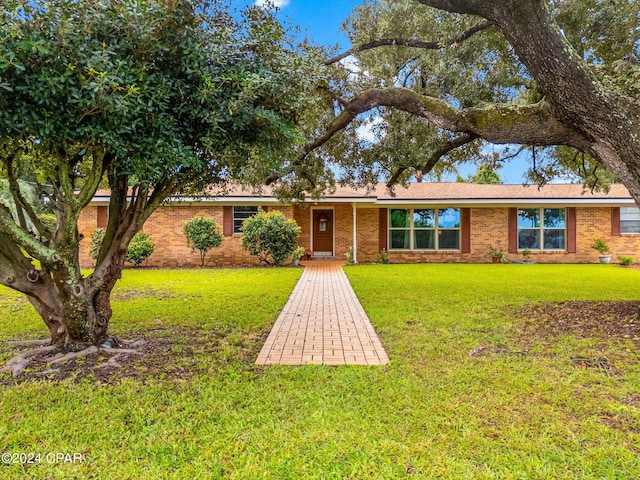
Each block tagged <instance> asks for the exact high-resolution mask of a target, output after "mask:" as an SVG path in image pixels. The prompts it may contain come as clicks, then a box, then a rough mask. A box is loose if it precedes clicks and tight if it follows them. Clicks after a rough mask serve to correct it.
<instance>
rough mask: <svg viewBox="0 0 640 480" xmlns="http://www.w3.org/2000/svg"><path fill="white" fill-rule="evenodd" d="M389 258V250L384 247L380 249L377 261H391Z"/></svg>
mask: <svg viewBox="0 0 640 480" xmlns="http://www.w3.org/2000/svg"><path fill="white" fill-rule="evenodd" d="M389 259H390V255H389V252H388V251H387V250H386V249H384V248H383V249H382V250H380V253H378V256H377V257H376V262H377V263H389Z"/></svg>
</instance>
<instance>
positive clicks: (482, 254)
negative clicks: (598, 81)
mask: <svg viewBox="0 0 640 480" xmlns="http://www.w3.org/2000/svg"><path fill="white" fill-rule="evenodd" d="M312 208H314V205H313V204H306V205H304V206H298V205H296V206H278V207H270V208H269V211H276V210H277V211H281V212H282V213H283V214H284V215H285V216H286V217H287V218H294V219H295V220H296V222H297V223H298V225H300V227H301V228H302V233H301V236H300V240H299V242H298V244H299V245H301V246H304V247H306V248H312V245H311V209H312ZM316 208H323V209H326V208H330V209H333V212H334V228H335V252H334V254H335V257H336V258H338V259H344V253H345V252H346V251H347V249H348V248H349V247H350V246H352V245H353V210H352V206H351V204H349V203H322V204H321V205H320V206H317V207H316ZM222 211H223V207H222V206H220V205H198V204H194V205H189V204H179V205H169V206H163V207H160V208H159V209H158V210H157V211H156V212H155V213H154V214H153V215H152V216H151V218H150V219H149V221H148V222H147V223H146V224H145V226H144V229H143V231H144V232H145V233H147V234H149V235H150V236H151V238H152V240H153V241H154V242H155V243H156V249H155V251H154V253H153V255H151V257H150V258H149V260H148V261H147V263H146V265H148V266H163V267H182V266H197V265H199V262H200V260H199V253H198V252H191V249H190V248H188V247H187V245H186V240H185V237H184V235H183V234H182V227H183V225H184V223H185V222H186V221H187V220H189V219H190V218H192V217H194V216H196V215H203V216H206V217H213V218H214V219H215V220H216V221H217V222H218V223H219V224H220V225H222V216H223V213H222ZM470 213H471V222H470V252H469V253H464V254H463V253H461V252H460V251H442V252H433V251H414V252H407V251H405V252H401V251H391V261H392V262H394V263H417V262H448V263H484V262H490V261H491V258H490V257H489V255H488V253H487V252H488V250H489V245H493V246H494V247H501V248H502V249H504V250H505V251H506V250H507V244H508V209H507V208H495V207H492V208H471V209H470ZM611 215H612V211H611V208H610V207H594V208H592V207H577V208H576V252H575V253H567V252H535V251H534V252H532V259H533V260H534V261H535V262H539V263H594V262H597V261H598V254H597V252H596V251H594V250H593V249H591V243H592V241H593V239H594V238H596V237H598V238H602V239H604V240H605V241H606V242H607V243H608V244H609V246H610V248H611V250H612V254H613V261H617V257H618V255H631V256H633V257H635V259H636V261H637V262H640V234H637V235H620V236H612V235H611ZM356 221H357V228H358V232H357V245H356V246H357V259H358V262H360V263H368V262H374V261H375V260H376V256H377V255H378V253H379V251H380V243H379V242H380V239H379V228H380V218H379V210H378V208H375V207H370V208H358V209H357V218H356ZM96 226H97V207H95V206H90V207H87V208H86V209H85V210H84V211H83V212H82V214H81V216H80V221H79V230H80V232H81V233H83V234H84V235H85V238H84V239H83V240H82V241H81V244H80V245H81V262H82V264H83V265H84V266H87V267H89V266H91V265H92V264H93V262H92V261H91V259H90V258H89V256H88V249H89V243H90V241H89V233H90V232H91V231H93V230H94V229H95V228H96ZM240 239H241V236H240V235H233V236H231V237H225V238H224V240H223V243H222V246H221V247H219V248H215V249H213V250H211V251H210V252H209V254H208V255H207V265H237V264H255V263H257V260H256V259H255V258H254V257H251V256H250V255H249V254H248V253H247V252H245V251H244V250H242V247H241V240H240ZM507 258H508V259H509V260H520V259H522V257H521V255H519V254H515V253H510V254H507Z"/></svg>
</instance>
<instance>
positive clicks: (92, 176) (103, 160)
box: [77, 151, 115, 208]
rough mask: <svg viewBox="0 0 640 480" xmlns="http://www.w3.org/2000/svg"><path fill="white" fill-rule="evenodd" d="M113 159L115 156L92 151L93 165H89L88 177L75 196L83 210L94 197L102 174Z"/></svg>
mask: <svg viewBox="0 0 640 480" xmlns="http://www.w3.org/2000/svg"><path fill="white" fill-rule="evenodd" d="M114 159H115V156H114V155H113V154H111V153H109V152H106V153H105V152H103V151H94V152H93V153H92V160H93V163H92V165H91V171H90V172H89V175H87V178H86V181H85V183H84V185H83V186H82V188H81V189H80V193H78V196H77V198H78V204H80V205H81V206H82V207H83V208H84V207H85V206H86V205H88V204H89V202H90V201H91V199H92V198H93V196H94V195H95V193H96V191H97V190H98V187H99V186H100V182H101V181H102V177H103V176H104V172H105V171H106V170H107V168H109V165H110V164H111V162H112V161H113V160H114Z"/></svg>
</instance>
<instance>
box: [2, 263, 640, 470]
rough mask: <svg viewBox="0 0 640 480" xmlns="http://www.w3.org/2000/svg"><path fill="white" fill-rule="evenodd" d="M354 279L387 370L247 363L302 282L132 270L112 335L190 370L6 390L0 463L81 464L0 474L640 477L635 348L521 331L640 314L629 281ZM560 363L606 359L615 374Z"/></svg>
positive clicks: (599, 271)
mask: <svg viewBox="0 0 640 480" xmlns="http://www.w3.org/2000/svg"><path fill="white" fill-rule="evenodd" d="M346 271H347V273H348V275H349V277H350V279H351V282H352V284H353V285H354V288H355V290H356V293H357V294H358V295H359V297H360V298H361V300H362V303H363V305H364V307H365V309H366V310H367V312H368V313H369V315H370V317H371V319H372V321H373V323H374V325H375V327H376V329H377V330H378V331H379V332H380V333H381V338H382V342H383V344H384V346H385V348H386V349H387V352H388V353H389V356H390V358H391V364H390V365H388V366H386V367H360V366H341V367H335V368H332V367H326V366H303V367H285V366H272V367H266V368H265V367H257V366H255V365H253V363H252V361H253V359H254V358H255V356H254V355H255V354H257V352H258V350H259V348H260V346H261V341H262V336H261V335H262V334H264V333H265V332H266V331H268V329H269V327H270V325H271V323H272V322H273V320H274V319H275V316H276V315H277V311H278V309H280V308H281V307H282V306H283V305H284V301H285V299H286V297H287V295H288V294H289V293H290V291H291V288H292V286H293V284H294V282H295V279H296V278H297V275H298V274H299V271H298V270H295V269H265V270H260V269H250V270H222V271H197V272H189V271H176V272H162V271H141V272H134V271H127V272H126V274H125V278H124V279H123V282H122V284H121V285H120V287H119V290H118V292H117V293H116V298H119V300H118V301H117V302H116V304H115V308H114V310H115V312H116V318H115V319H114V321H113V329H114V331H116V333H118V334H121V335H123V336H124V335H128V336H135V335H141V336H146V337H149V336H151V337H154V338H157V339H158V341H164V340H168V341H169V342H168V343H167V350H166V355H164V356H162V355H161V356H160V357H159V358H158V359H157V362H156V363H157V364H158V365H160V366H162V358H164V357H166V358H169V359H171V364H172V365H179V366H181V367H182V368H183V369H182V370H176V371H171V370H165V371H162V368H155V369H154V368H149V367H148V365H147V370H148V371H147V373H146V374H144V375H140V376H138V377H135V376H125V378H122V377H118V376H117V373H116V374H115V375H116V376H115V377H114V378H112V379H109V381H105V380H104V379H98V378H96V377H95V376H93V377H92V376H90V375H89V376H86V377H84V378H73V377H70V378H67V379H66V380H62V381H56V382H49V381H28V382H24V383H20V384H17V385H12V386H0V412H2V416H1V418H2V420H1V421H0V451H7V452H15V453H20V452H23V453H28V452H41V453H43V454H44V453H46V452H65V453H75V452H79V453H82V454H83V455H84V461H83V463H76V464H71V463H69V464H48V463H46V462H45V461H44V460H43V461H42V463H39V464H33V465H30V466H25V467H21V466H18V465H11V466H3V465H0V475H1V476H2V478H73V477H76V478H141V479H145V478H150V479H151V478H153V479H155V478H159V479H163V478H194V479H200V478H203V479H204V478H258V477H259V478H273V479H286V478H291V479H300V478H358V479H361V478H364V479H367V478H376V479H377V478H451V479H457V478H465V479H474V478H478V479H485V478H486V479H489V478H507V479H508V478H513V479H524V478H526V479H535V478H541V479H542V478H549V479H556V478H567V479H570V478H571V479H574V478H608V479H609V478H611V479H616V478H619V479H629V478H640V460H639V458H640V455H639V453H640V449H639V448H638V445H640V397H639V396H638V391H640V368H639V367H638V355H637V348H635V345H633V343H632V341H631V340H628V339H625V338H617V337H616V338H610V337H607V336H606V335H604V336H597V338H594V337H593V336H587V337H585V336H577V335H574V334H573V333H572V332H570V331H565V330H559V331H558V330H554V331H552V332H548V331H545V335H542V334H539V333H538V332H537V331H534V332H531V330H530V329H528V327H527V325H528V322H529V321H530V318H527V315H525V314H524V313H523V309H526V311H530V310H531V308H532V306H535V305H537V304H539V303H540V302H566V301H586V300H597V301H608V300H638V294H637V291H638V288H637V287H638V282H639V281H640V276H639V275H640V272H638V271H635V270H626V269H619V268H613V267H607V266H600V265H597V266H596V265H594V266H548V265H475V266H474V265H413V266H409V265H406V266H405V265H380V266H358V267H349V268H347V269H346ZM134 291H136V292H137V293H136V294H135V295H134V294H133V292H134ZM0 295H1V296H0V302H2V303H1V306H0V308H2V317H3V318H6V317H7V313H6V312H8V317H9V318H10V319H11V320H10V321H3V322H2V323H1V324H0V338H5V339H6V338H15V337H21V338H26V337H36V336H39V335H41V334H42V333H43V328H42V327H41V326H40V324H39V321H38V320H37V319H35V318H34V316H33V313H32V312H31V311H30V307H28V306H25V305H23V304H22V303H21V302H20V301H19V299H18V298H17V297H14V296H13V295H12V294H10V293H7V291H6V290H2V291H1V292H0ZM16 318H21V319H22V321H17V320H14V319H16ZM524 332H526V338H524V337H525V333H524ZM572 357H584V358H606V359H609V360H610V361H611V362H613V363H615V365H616V368H615V370H606V371H604V370H603V369H601V368H590V367H589V366H585V365H578V364H576V362H574V361H572ZM614 357H615V358H614ZM134 367H135V364H132V366H131V368H134ZM144 367H145V365H144V363H141V364H139V366H138V368H140V369H142V368H144ZM185 372H186V374H185Z"/></svg>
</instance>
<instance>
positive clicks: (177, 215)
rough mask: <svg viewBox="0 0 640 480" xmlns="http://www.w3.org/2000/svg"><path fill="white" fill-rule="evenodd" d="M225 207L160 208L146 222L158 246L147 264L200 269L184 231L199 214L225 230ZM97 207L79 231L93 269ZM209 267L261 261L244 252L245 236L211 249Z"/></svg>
mask: <svg viewBox="0 0 640 480" xmlns="http://www.w3.org/2000/svg"><path fill="white" fill-rule="evenodd" d="M222 210H223V207H222V206H220V205H198V204H179V205H168V206H162V207H160V208H158V209H157V210H156V211H155V212H154V213H153V214H152V215H151V217H150V218H149V220H148V221H147V222H146V223H145V225H144V227H143V228H142V231H143V232H144V233H146V234H148V235H149V236H150V237H151V240H153V242H154V243H155V244H156V247H155V249H154V252H153V254H152V255H151V256H150V257H149V259H148V260H147V261H146V262H145V263H144V265H145V266H153V267H192V266H200V252H199V251H195V252H192V251H191V249H190V248H189V247H187V241H186V238H185V236H184V234H183V233H182V228H183V226H184V224H185V222H187V221H188V220H189V219H191V218H192V217H195V216H196V215H201V216H204V217H209V218H213V219H214V220H215V221H216V222H218V224H219V225H220V231H222V220H223V213H222ZM269 211H270V212H273V211H280V212H282V213H283V214H284V215H285V217H287V218H292V207H290V206H278V207H270V208H269ZM96 215H97V210H96V207H87V208H86V209H85V210H84V211H83V212H82V215H81V218H80V223H79V228H80V231H81V232H82V233H83V234H84V235H85V237H86V238H85V239H84V240H83V241H82V242H81V244H80V245H81V255H80V258H81V264H82V265H83V266H85V267H90V266H93V260H91V258H90V257H89V253H88V252H89V244H90V240H89V234H90V233H91V232H92V231H93V230H95V228H96V221H97V220H96ZM205 262H206V265H208V266H216V265H241V264H257V263H259V262H258V260H257V259H256V258H255V257H253V256H251V255H249V253H248V252H247V251H245V250H243V249H242V244H241V235H239V234H234V235H233V236H230V237H224V238H223V240H222V245H221V246H220V247H218V248H213V249H211V250H209V252H208V253H207V256H206V258H205Z"/></svg>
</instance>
